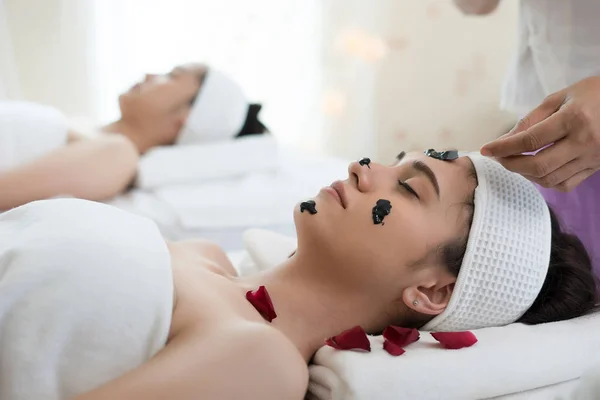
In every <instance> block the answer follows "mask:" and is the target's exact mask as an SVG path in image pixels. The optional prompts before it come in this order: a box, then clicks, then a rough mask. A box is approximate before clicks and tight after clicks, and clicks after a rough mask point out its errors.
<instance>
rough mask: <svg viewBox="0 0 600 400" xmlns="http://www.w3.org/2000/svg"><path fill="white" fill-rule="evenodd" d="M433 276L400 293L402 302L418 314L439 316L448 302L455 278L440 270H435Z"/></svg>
mask: <svg viewBox="0 0 600 400" xmlns="http://www.w3.org/2000/svg"><path fill="white" fill-rule="evenodd" d="M435 269H436V272H435V273H434V275H433V276H431V277H429V278H428V279H427V280H425V281H421V282H419V283H417V284H415V285H413V286H409V287H407V288H406V289H404V291H403V292H402V301H403V302H404V304H406V306H407V307H408V308H410V309H412V310H414V311H416V312H418V313H421V314H426V315H438V314H441V313H442V312H443V311H444V310H445V309H446V307H447V306H448V302H449V301H450V297H451V296H452V292H453V291H454V284H455V282H456V277H455V276H453V275H452V274H451V273H450V272H448V271H445V270H444V269H442V268H435Z"/></svg>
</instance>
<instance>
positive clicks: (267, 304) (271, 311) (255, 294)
mask: <svg viewBox="0 0 600 400" xmlns="http://www.w3.org/2000/svg"><path fill="white" fill-rule="evenodd" d="M246 299H247V300H248V301H249V302H250V304H252V305H253V306H254V308H256V311H258V312H259V313H260V315H262V317H263V318H264V319H266V320H267V321H269V322H271V321H273V320H274V319H275V318H277V314H276V313H275V308H274V307H273V303H272V302H271V297H270V296H269V292H267V289H265V287H264V286H260V287H259V288H258V289H256V290H251V291H249V292H246Z"/></svg>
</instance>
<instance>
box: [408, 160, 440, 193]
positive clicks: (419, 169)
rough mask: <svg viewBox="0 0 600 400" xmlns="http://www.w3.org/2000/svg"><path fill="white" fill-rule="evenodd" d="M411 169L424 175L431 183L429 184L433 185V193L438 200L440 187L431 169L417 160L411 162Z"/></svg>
mask: <svg viewBox="0 0 600 400" xmlns="http://www.w3.org/2000/svg"><path fill="white" fill-rule="evenodd" d="M411 167H412V168H413V169H414V170H415V171H417V172H420V173H422V174H424V175H425V176H426V177H427V179H429V180H430V181H431V184H432V185H433V188H434V189H435V193H436V194H437V197H438V199H439V198H440V185H439V183H438V180H437V177H436V176H435V173H434V172H433V171H432V170H431V168H429V166H428V165H427V164H425V163H424V162H423V161H419V160H415V161H413V162H412V164H411Z"/></svg>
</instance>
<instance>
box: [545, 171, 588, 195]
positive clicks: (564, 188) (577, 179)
mask: <svg viewBox="0 0 600 400" xmlns="http://www.w3.org/2000/svg"><path fill="white" fill-rule="evenodd" d="M595 172H596V171H595V170H593V169H591V168H586V169H584V170H582V171H579V172H578V173H576V174H575V175H573V176H571V177H570V178H569V179H566V180H565V181H563V182H561V183H559V184H558V185H556V186H554V189H556V190H560V191H561V192H570V191H571V190H573V189H575V188H576V187H577V186H579V184H581V182H583V181H585V180H586V179H587V178H589V177H590V176H592V175H593V174H594V173H595Z"/></svg>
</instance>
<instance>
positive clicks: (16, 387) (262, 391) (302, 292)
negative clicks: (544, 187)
mask: <svg viewBox="0 0 600 400" xmlns="http://www.w3.org/2000/svg"><path fill="white" fill-rule="evenodd" d="M208 167H209V166H207V168H208ZM308 204H310V203H308ZM374 206H375V207H374ZM301 207H302V205H301ZM380 207H383V208H381V209H380ZM303 209H304V208H298V207H297V208H296V209H295V211H294V219H295V224H296V232H297V237H298V248H297V251H296V252H295V254H294V255H293V256H291V257H290V258H289V259H288V260H286V261H284V262H283V263H281V264H280V265H279V266H277V267H275V268H273V269H270V270H266V271H264V272H262V273H260V274H258V275H255V276H245V277H238V276H236V273H235V270H234V269H233V266H232V265H231V263H230V262H229V261H228V259H227V257H226V256H225V254H224V253H223V252H222V251H220V250H219V249H218V248H216V247H215V246H212V245H208V244H206V243H203V242H197V241H188V242H178V243H165V241H164V240H163V239H162V237H161V235H160V234H159V232H158V230H157V228H156V225H155V224H154V223H153V222H151V221H150V220H147V219H145V218H142V217H137V216H134V215H131V214H128V213H126V212H124V211H121V210H118V209H115V208H113V207H110V206H107V205H104V204H100V203H95V202H88V201H84V200H77V199H57V200H48V201H43V202H34V203H30V204H28V205H25V206H23V207H19V208H16V209H14V210H11V211H9V212H6V213H4V214H2V215H0V348H1V349H2V351H1V352H0V366H2V368H0V398H2V399H3V400H29V399H38V398H43V399H46V400H62V399H71V398H72V397H73V396H79V397H76V399H77V400H104V399H106V400H108V399H110V400H119V399H132V400H133V399H144V400H152V399H157V400H158V399H207V400H209V399H215V400H216V399H218V400H226V399H262V400H287V399H290V400H291V399H298V400H300V399H302V398H304V395H305V390H306V387H307V379H308V371H307V363H308V362H309V361H310V359H311V358H312V356H313V354H314V353H315V352H316V351H317V350H318V349H319V348H320V347H321V346H322V345H323V343H324V339H326V338H328V337H331V336H335V335H338V334H339V333H341V332H343V331H345V330H347V329H350V328H352V327H355V326H357V325H358V326H361V327H362V328H363V329H364V330H365V331H366V332H368V333H377V332H381V331H382V330H383V329H385V328H386V326H388V325H390V324H393V325H399V326H404V327H418V328H422V329H424V330H433V331H446V332H448V331H462V330H468V329H477V328H483V327H490V326H502V325H506V324H509V323H512V322H515V321H520V322H523V323H529V324H536V323H544V322H550V321H559V320H564V319H569V318H574V317H577V316H580V315H583V314H585V313H586V312H588V311H589V310H591V309H592V308H593V307H594V303H595V300H596V286H595V284H594V279H593V275H592V272H591V269H590V261H589V258H588V257H587V254H586V252H585V249H584V248H583V246H582V245H581V243H580V242H579V240H578V239H577V238H576V237H574V236H572V235H569V234H566V233H564V232H562V231H561V229H560V227H559V225H558V224H557V222H556V219H555V218H554V216H553V214H552V212H551V211H550V210H549V208H548V206H547V205H546V203H545V201H544V200H543V198H542V197H541V195H540V194H539V193H538V192H537V190H536V189H535V188H534V187H533V185H531V184H530V183H529V182H528V181H526V180H525V179H524V178H523V177H521V176H520V175H518V174H514V173H511V172H509V171H507V170H505V169H504V168H503V167H502V166H500V164H498V163H497V162H495V161H492V160H490V159H487V158H485V157H482V156H481V155H479V154H469V155H468V156H467V157H460V158H458V159H456V160H453V161H441V160H438V159H434V158H430V157H427V156H425V155H423V154H414V153H412V154H407V155H404V153H401V155H400V156H399V161H397V162H396V163H394V164H393V165H391V166H384V165H380V164H377V163H374V162H371V163H368V162H363V160H361V162H354V163H352V164H350V166H349V168H348V177H347V179H346V180H344V181H337V182H334V183H333V184H332V186H331V187H328V188H324V189H323V190H321V191H320V192H319V194H318V195H317V196H315V197H314V209H311V208H310V207H309V209H308V211H307V210H304V212H303V211H302V210H303ZM260 287H264V288H265V289H266V291H268V294H270V299H271V301H272V307H271V308H269V307H266V305H267V303H268V302H265V301H263V302H260V303H257V302H253V301H250V299H252V298H255V299H256V298H257V296H258V295H257V293H258V292H260V291H259V290H257V289H259V288H260ZM265 297H266V296H264V297H263V299H264V298H265ZM423 373H426V371H424V372H423ZM373 384H375V385H376V384H377V382H373Z"/></svg>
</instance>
